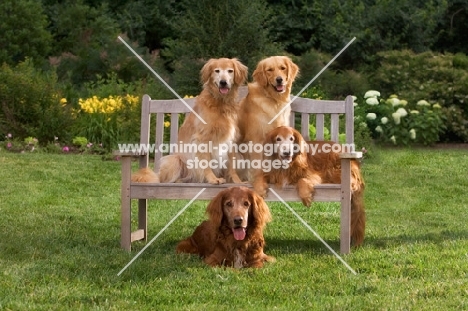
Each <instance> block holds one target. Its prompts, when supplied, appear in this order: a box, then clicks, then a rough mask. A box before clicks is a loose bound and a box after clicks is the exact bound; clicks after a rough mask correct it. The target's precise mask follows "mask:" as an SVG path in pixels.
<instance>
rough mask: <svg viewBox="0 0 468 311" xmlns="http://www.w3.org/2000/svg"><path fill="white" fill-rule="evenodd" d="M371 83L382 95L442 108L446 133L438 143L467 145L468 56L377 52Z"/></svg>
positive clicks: (442, 134)
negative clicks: (392, 95)
mask: <svg viewBox="0 0 468 311" xmlns="http://www.w3.org/2000/svg"><path fill="white" fill-rule="evenodd" d="M379 58H380V59H379V63H380V66H379V67H378V68H377V69H376V70H375V71H374V73H373V75H372V83H373V84H374V85H376V86H378V87H379V88H380V90H381V91H382V93H384V94H392V93H393V92H395V93H397V94H399V95H400V96H401V97H402V98H405V99H407V100H408V102H409V103H416V102H418V101H419V100H422V99H426V100H428V101H429V102H431V103H439V104H440V106H441V107H442V115H443V119H444V120H446V130H445V132H443V133H439V134H441V140H455V141H464V142H468V126H467V120H468V105H467V104H466V101H467V100H468V57H467V56H466V55H464V54H462V53H459V54H456V55H453V54H450V53H446V54H435V53H432V52H425V53H420V54H415V53H413V52H411V51H408V50H404V51H389V52H382V53H379Z"/></svg>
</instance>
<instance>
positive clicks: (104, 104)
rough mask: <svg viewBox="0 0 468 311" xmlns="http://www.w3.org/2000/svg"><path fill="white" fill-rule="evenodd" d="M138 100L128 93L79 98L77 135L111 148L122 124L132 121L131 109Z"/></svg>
mask: <svg viewBox="0 0 468 311" xmlns="http://www.w3.org/2000/svg"><path fill="white" fill-rule="evenodd" d="M139 102H140V99H139V98H138V97H137V96H132V95H129V94H127V95H125V96H108V97H105V98H99V97H98V96H92V97H90V98H86V99H82V98H80V99H79V101H78V103H79V106H80V109H79V111H78V119H77V121H78V124H79V128H80V131H79V135H80V136H81V137H83V138H85V139H87V141H90V142H91V141H92V142H95V143H97V144H100V145H101V146H102V147H103V148H104V149H106V150H108V151H110V150H112V149H113V148H115V147H116V145H117V143H118V141H119V139H120V138H121V134H122V130H121V129H122V124H124V123H126V122H128V121H129V120H130V121H132V120H131V119H132V111H134V110H135V109H137V108H138V104H139ZM85 145H86V144H85ZM81 147H83V146H81Z"/></svg>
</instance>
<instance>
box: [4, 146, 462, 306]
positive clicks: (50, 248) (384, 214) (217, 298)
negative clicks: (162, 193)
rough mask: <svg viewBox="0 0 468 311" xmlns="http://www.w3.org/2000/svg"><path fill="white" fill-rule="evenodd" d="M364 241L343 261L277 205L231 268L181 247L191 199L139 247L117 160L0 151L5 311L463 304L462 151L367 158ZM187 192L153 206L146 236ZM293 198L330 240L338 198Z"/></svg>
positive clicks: (195, 210)
mask: <svg viewBox="0 0 468 311" xmlns="http://www.w3.org/2000/svg"><path fill="white" fill-rule="evenodd" d="M363 172H364V175H365V179H366V183H367V188H366V208H367V236H366V240H365V244H364V246H363V247H361V248H359V249H353V250H352V253H351V254H349V255H346V256H343V258H344V260H345V261H346V262H347V263H348V264H349V265H350V266H351V267H352V268H353V269H355V270H356V271H357V272H358V274H357V275H353V274H352V273H351V272H350V271H349V270H347V269H346V267H345V266H344V265H343V264H342V263H341V262H339V261H338V260H337V259H336V258H335V257H334V256H333V255H332V254H331V253H330V252H329V251H328V250H327V249H326V248H325V247H324V246H323V245H322V244H321V243H320V242H319V241H318V240H317V239H316V238H315V237H314V236H313V235H312V234H311V233H310V232H309V231H307V229H306V228H305V227H304V226H303V225H302V224H301V223H299V221H297V219H295V217H294V216H293V215H292V214H291V213H290V212H289V211H288V210H287V209H286V208H285V207H284V206H282V205H281V204H280V203H277V204H276V203H275V204H271V205H270V207H271V209H272V214H273V217H274V220H273V222H272V223H270V224H269V225H268V227H267V230H266V232H265V237H266V240H267V243H268V245H267V250H266V252H267V253H268V254H270V255H273V256H275V257H276V259H277V261H276V262H275V263H271V264H267V265H266V266H265V267H264V268H262V269H258V270H255V269H244V270H240V271H236V270H232V269H223V268H214V269H213V268H209V267H206V266H205V265H204V264H203V263H202V262H201V260H200V259H198V258H196V257H194V256H188V255H176V254H175V252H174V248H175V245H176V243H177V242H178V241H179V240H181V239H182V238H184V237H186V236H187V235H189V234H191V232H192V230H193V228H194V227H195V226H196V225H197V224H198V223H199V222H200V221H201V219H202V218H203V217H204V208H205V206H206V202H203V201H201V202H200V201H198V202H196V203H194V204H193V205H192V206H190V207H189V208H188V209H187V211H186V212H185V213H184V214H183V215H182V216H181V217H180V218H179V219H177V220H176V221H175V222H174V223H173V224H172V226H171V227H169V229H168V230H166V231H165V232H164V233H163V234H162V235H161V236H160V238H159V239H157V240H156V241H155V242H154V243H153V244H151V245H150V247H148V248H147V250H146V251H145V252H143V253H142V255H141V256H140V257H138V258H137V259H136V261H135V262H134V263H133V264H132V265H131V266H130V267H129V268H128V269H127V270H125V271H124V272H123V273H122V275H121V276H117V273H118V272H119V271H120V270H121V269H122V268H123V267H124V266H125V265H126V264H127V263H128V262H129V261H130V260H131V259H132V258H133V257H134V256H135V255H136V254H137V252H138V251H139V250H141V249H142V248H143V247H144V244H143V243H136V244H135V246H134V250H133V251H132V252H131V253H127V252H125V251H123V250H121V249H120V247H119V238H120V236H119V234H120V213H119V204H120V197H119V195H120V193H119V183H120V164H119V163H118V162H111V161H102V160H101V159H100V158H99V157H97V156H81V155H54V154H30V153H26V154H13V153H6V152H4V151H3V152H0V176H1V178H0V189H1V191H0V194H1V201H0V215H1V217H0V228H1V231H0V232H1V233H0V237H1V238H0V292H1V293H2V294H1V295H0V309H1V310H70V309H73V310H272V309H277V310H440V309H441V308H443V309H445V310H462V309H468V253H467V250H468V226H467V223H468V212H467V210H468V194H467V189H468V178H467V172H468V152H467V151H466V150H433V149H426V150H415V149H411V150H406V149H383V150H380V151H377V152H376V154H375V156H374V157H373V158H372V159H368V160H366V161H365V163H364V165H363ZM186 203H187V201H171V202H170V201H151V202H150V216H149V223H150V232H149V236H150V238H151V237H153V236H154V235H156V233H157V232H158V231H159V230H160V229H161V228H162V227H163V226H164V225H165V224H166V223H167V222H168V221H169V220H170V219H171V218H172V217H173V216H174V215H175V214H176V213H177V212H178V211H179V210H180V209H181V208H182V207H183V206H184V205H185V204H186ZM291 205H292V207H293V208H294V209H295V210H296V211H297V212H298V213H299V214H300V215H301V216H302V217H303V218H304V219H305V220H306V221H308V223H309V224H310V225H311V226H312V227H313V228H314V229H315V230H316V231H317V232H318V233H319V234H320V235H321V237H322V238H324V239H325V241H327V243H328V244H330V245H331V246H332V247H333V248H334V249H336V250H338V249H339V240H338V223H339V211H338V206H337V205H336V204H334V203H322V204H318V203H315V204H314V205H313V207H312V208H311V209H306V208H304V207H303V206H302V205H300V204H296V203H294V204H291Z"/></svg>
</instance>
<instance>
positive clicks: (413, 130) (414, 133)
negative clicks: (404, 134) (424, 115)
mask: <svg viewBox="0 0 468 311" xmlns="http://www.w3.org/2000/svg"><path fill="white" fill-rule="evenodd" d="M409 135H410V138H411V139H416V130H415V129H411V130H409Z"/></svg>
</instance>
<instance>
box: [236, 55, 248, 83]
mask: <svg viewBox="0 0 468 311" xmlns="http://www.w3.org/2000/svg"><path fill="white" fill-rule="evenodd" d="M232 63H233V66H234V82H235V83H236V84H237V85H242V84H244V83H245V81H247V75H248V73H249V71H248V68H247V66H245V65H244V64H242V63H241V62H240V61H239V60H238V59H237V58H233V59H232Z"/></svg>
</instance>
